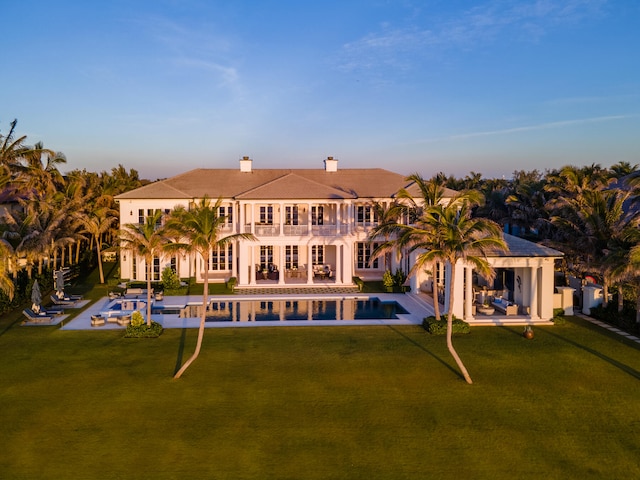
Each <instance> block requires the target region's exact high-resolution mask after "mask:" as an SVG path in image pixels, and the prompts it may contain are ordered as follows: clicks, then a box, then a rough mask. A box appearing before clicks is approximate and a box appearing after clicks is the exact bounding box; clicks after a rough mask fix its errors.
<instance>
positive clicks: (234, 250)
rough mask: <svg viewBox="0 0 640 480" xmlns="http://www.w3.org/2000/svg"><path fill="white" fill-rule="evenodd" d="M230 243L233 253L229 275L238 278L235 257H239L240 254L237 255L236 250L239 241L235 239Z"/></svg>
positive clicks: (238, 246)
mask: <svg viewBox="0 0 640 480" xmlns="http://www.w3.org/2000/svg"><path fill="white" fill-rule="evenodd" d="M231 245H232V247H233V255H232V256H231V276H232V277H236V278H238V265H237V264H236V258H239V256H240V255H238V250H239V249H240V241H239V240H236V241H235V242H233V243H232V244H231ZM238 280H239V279H238Z"/></svg>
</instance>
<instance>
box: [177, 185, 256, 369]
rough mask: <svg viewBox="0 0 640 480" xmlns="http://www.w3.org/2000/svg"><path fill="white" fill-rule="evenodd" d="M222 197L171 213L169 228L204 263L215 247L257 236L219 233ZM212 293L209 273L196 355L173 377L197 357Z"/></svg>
mask: <svg viewBox="0 0 640 480" xmlns="http://www.w3.org/2000/svg"><path fill="white" fill-rule="evenodd" d="M221 204H222V199H220V198H219V199H218V200H217V201H216V202H215V203H213V204H212V203H211V200H210V199H209V198H208V197H207V196H205V197H204V198H203V199H202V200H200V201H199V202H197V203H195V204H193V205H192V207H191V208H190V209H189V210H187V209H185V208H184V207H181V206H180V207H177V208H176V209H175V210H174V211H173V212H172V213H171V215H170V217H169V220H168V222H167V227H168V228H169V230H173V231H174V232H175V233H176V234H177V235H178V236H179V237H180V238H181V239H182V240H183V241H184V242H185V243H184V244H183V246H182V248H184V249H185V250H186V251H190V252H194V253H196V254H197V255H198V256H199V257H200V259H201V260H202V262H203V264H204V265H207V261H208V259H209V258H210V255H211V252H212V250H213V249H216V248H218V247H224V246H226V245H228V244H230V243H232V242H235V241H237V240H254V239H255V237H254V236H253V235H252V234H250V233H236V234H232V235H228V236H225V237H221V236H220V231H221V229H222V228H223V227H224V225H225V222H226V217H225V216H224V215H220V214H219V212H220V206H221ZM208 295H209V277H208V275H206V272H205V275H204V288H203V294H202V312H201V314H200V326H199V328H198V340H197V343H196V348H195V351H194V353H193V355H192V356H191V357H190V358H189V359H188V360H187V361H186V362H185V363H184V365H182V367H181V368H180V369H179V370H178V372H177V373H176V374H175V376H174V378H180V377H181V376H182V374H183V373H184V372H185V370H186V369H187V368H189V365H191V364H192V363H193V361H194V360H195V359H196V358H198V355H199V354H200V348H201V347H202V339H203V337H204V326H205V319H206V306H207V303H208Z"/></svg>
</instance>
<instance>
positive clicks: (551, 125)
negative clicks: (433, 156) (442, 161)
mask: <svg viewBox="0 0 640 480" xmlns="http://www.w3.org/2000/svg"><path fill="white" fill-rule="evenodd" d="M639 116H640V115H638V114H629V115H605V116H600V117H590V118H579V119H574V120H561V121H557V122H546V123H539V124H536V125H524V126H522V127H513V128H503V129H499V130H482V131H478V132H468V133H460V134H456V135H449V136H446V137H439V138H430V139H424V140H421V141H420V142H418V143H435V142H442V141H449V140H464V139H467V138H476V137H489V136H497V135H509V134H512V133H522V132H532V131H536V130H551V129H556V128H566V127H573V126H579V125H586V124H590V123H603V122H613V121H618V120H626V119H629V118H638V117H639Z"/></svg>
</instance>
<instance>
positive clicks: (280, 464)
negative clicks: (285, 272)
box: [0, 317, 640, 480]
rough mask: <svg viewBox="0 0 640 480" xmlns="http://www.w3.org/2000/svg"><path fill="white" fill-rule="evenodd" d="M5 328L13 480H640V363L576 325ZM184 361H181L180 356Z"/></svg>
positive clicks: (5, 457) (1, 392)
mask: <svg viewBox="0 0 640 480" xmlns="http://www.w3.org/2000/svg"><path fill="white" fill-rule="evenodd" d="M2 323H3V325H4V327H3V328H2V329H1V330H0V352H1V355H2V357H1V358H2V367H1V368H0V426H1V427H0V428H1V431H2V434H1V435H0V452H1V454H0V478H2V479H5V480H6V479H15V478H25V479H33V478H39V479H48V478H50V479H61V478H64V479H74V478H78V479H87V478H118V479H128V478H131V479H145V478H154V479H165V478H175V479H196V478H216V479H226V478H228V479H244V478H256V479H265V478H277V479H316V478H317V479H331V478H335V479H350V478H358V479H367V480H368V479H384V478H389V479H403V478H407V479H416V478H429V479H448V478H451V479H454V478H455V479H461V478H474V479H484V478H486V479H498V478H509V479H514V478H519V479H526V478H531V479H540V478H554V479H555V478H562V479H565V478H580V479H587V478H594V479H595V478H597V479H601V478H607V479H614V478H626V479H628V478H639V477H640V463H639V460H638V458H639V457H638V451H640V435H639V433H638V432H639V431H640V350H639V349H638V348H636V347H634V346H630V345H627V344H624V343H622V342H621V341H620V340H619V339H618V338H615V337H612V336H609V335H608V334H605V333H603V332H601V331H600V330H597V329H594V328H592V327H590V326H588V325H586V324H583V323H582V322H581V321H579V320H572V321H570V322H568V323H567V324H566V325H562V326H554V327H546V328H536V337H535V339H534V340H532V341H528V340H525V339H524V338H523V337H522V336H521V335H520V332H521V328H515V327H514V328H498V327H477V328H473V329H472V333H471V334H470V335H467V336H463V337H458V338H455V339H454V341H455V343H456V345H457V347H458V351H459V353H460V354H461V356H462V358H463V360H464V361H465V362H466V364H467V366H468V368H469V371H470V373H471V375H472V377H473V379H474V381H475V383H474V385H471V386H469V385H467V384H466V383H465V382H464V381H463V380H462V379H461V378H460V377H459V376H458V375H457V373H456V371H455V368H454V365H455V364H454V362H453V361H452V360H451V359H450V356H449V354H448V352H447V351H446V346H445V341H444V338H443V337H431V336H429V335H428V334H426V333H425V332H424V331H423V330H422V329H421V328H419V327H410V326H404V327H353V328H352V327H332V328H323V327H299V328H286V327H283V328H237V329H231V328H225V329H208V330H207V332H206V336H205V343H204V348H203V351H202V353H201V355H200V358H199V359H198V360H197V361H196V363H194V365H193V366H192V367H191V368H190V369H189V370H188V371H187V372H186V374H185V375H184V377H183V378H182V379H180V380H177V381H176V380H173V379H172V374H173V372H174V371H175V369H176V366H177V364H178V363H179V362H180V361H181V360H182V359H184V358H186V357H187V356H188V355H189V354H190V353H191V352H192V349H193V346H194V343H195V337H196V330H188V331H182V330H167V331H165V333H164V334H163V335H162V336H161V337H160V338H158V339H153V340H132V339H125V338H123V336H122V332H116V331H86V332H82V331H81V332H77V331H61V330H59V329H57V328H56V327H20V326H18V325H17V324H16V323H14V324H11V318H8V317H7V318H5V319H3V322H2ZM181 357H182V358H181Z"/></svg>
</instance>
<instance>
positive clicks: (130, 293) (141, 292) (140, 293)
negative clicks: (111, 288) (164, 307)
mask: <svg viewBox="0 0 640 480" xmlns="http://www.w3.org/2000/svg"><path fill="white" fill-rule="evenodd" d="M151 295H152V296H153V288H152V289H151ZM146 296H147V289H146V288H127V289H126V290H125V292H124V298H138V297H146Z"/></svg>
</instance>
